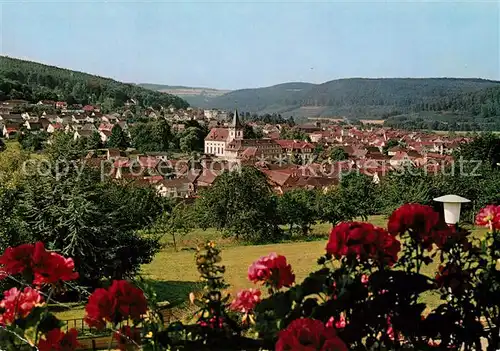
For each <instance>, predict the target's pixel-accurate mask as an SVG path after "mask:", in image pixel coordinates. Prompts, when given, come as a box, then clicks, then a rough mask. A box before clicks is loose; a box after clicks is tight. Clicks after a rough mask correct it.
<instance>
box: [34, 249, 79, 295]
mask: <svg viewBox="0 0 500 351" xmlns="http://www.w3.org/2000/svg"><path fill="white" fill-rule="evenodd" d="M32 265H33V271H34V273H35V279H34V280H33V284H34V285H43V284H54V283H57V282H58V281H60V280H62V281H68V280H75V279H78V273H77V272H74V269H75V264H74V262H73V259H72V258H64V257H63V256H61V255H59V254H57V253H55V252H49V251H47V250H45V247H44V245H43V243H42V242H37V243H36V244H35V250H34V252H33V262H32Z"/></svg>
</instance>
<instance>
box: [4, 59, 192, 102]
mask: <svg viewBox="0 0 500 351" xmlns="http://www.w3.org/2000/svg"><path fill="white" fill-rule="evenodd" d="M8 99H21V100H27V101H29V102H32V103H36V102H38V101H40V100H55V101H65V102H67V103H68V104H82V105H85V104H99V105H101V108H102V110H103V111H104V112H108V111H112V110H113V109H116V108H119V107H122V106H123V105H124V104H125V103H126V102H127V101H128V100H130V99H135V100H136V101H137V102H138V103H139V104H140V105H141V106H144V107H153V108H155V109H157V108H160V107H161V106H163V107H168V106H170V105H173V106H174V107H176V108H186V107H188V106H189V105H188V103H187V102H186V101H185V100H183V99H181V98H179V97H177V96H174V95H169V94H164V93H160V92H157V91H153V90H149V89H144V88H141V87H139V86H137V85H133V84H125V83H121V82H118V81H115V80H113V79H109V78H103V77H99V76H95V75H91V74H87V73H82V72H77V71H71V70H68V69H63V68H58V67H53V66H48V65H43V64H40V63H36V62H31V61H24V60H19V59H14V58H10V57H6V56H0V100H8Z"/></svg>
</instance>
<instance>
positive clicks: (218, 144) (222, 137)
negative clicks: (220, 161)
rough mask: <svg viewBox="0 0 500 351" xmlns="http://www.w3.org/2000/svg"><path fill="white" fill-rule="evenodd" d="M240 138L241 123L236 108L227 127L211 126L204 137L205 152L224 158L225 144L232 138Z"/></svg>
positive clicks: (241, 135) (241, 132)
mask: <svg viewBox="0 0 500 351" xmlns="http://www.w3.org/2000/svg"><path fill="white" fill-rule="evenodd" d="M241 139H243V125H242V124H241V122H240V117H239V115H238V110H236V111H234V116H233V120H232V121H231V124H230V125H229V127H228V128H212V130H210V133H208V135H207V136H206V137H205V154H207V155H214V156H217V157H223V158H225V156H226V147H227V145H228V144H229V143H230V142H231V141H233V140H241Z"/></svg>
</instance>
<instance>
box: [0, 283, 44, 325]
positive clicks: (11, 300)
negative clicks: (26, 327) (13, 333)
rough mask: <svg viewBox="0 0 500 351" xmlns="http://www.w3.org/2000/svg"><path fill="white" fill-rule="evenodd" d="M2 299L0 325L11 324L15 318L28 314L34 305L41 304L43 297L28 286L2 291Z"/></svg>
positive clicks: (0, 302)
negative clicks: (21, 288) (22, 288)
mask: <svg viewBox="0 0 500 351" xmlns="http://www.w3.org/2000/svg"><path fill="white" fill-rule="evenodd" d="M3 295H4V299H3V300H2V301H0V309H2V310H3V313H2V314H0V325H6V324H11V323H12V322H14V321H15V320H16V319H17V318H25V317H26V316H28V315H29V314H30V313H31V311H32V310H33V308H35V306H38V305H41V304H42V302H43V298H42V296H41V295H40V293H39V292H38V290H35V289H33V288H30V287H26V288H24V290H22V291H21V290H18V289H17V288H12V289H10V290H7V291H5V292H4V293H3Z"/></svg>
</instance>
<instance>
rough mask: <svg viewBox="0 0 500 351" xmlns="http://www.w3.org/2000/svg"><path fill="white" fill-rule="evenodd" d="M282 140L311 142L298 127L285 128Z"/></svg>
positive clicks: (282, 132)
mask: <svg viewBox="0 0 500 351" xmlns="http://www.w3.org/2000/svg"><path fill="white" fill-rule="evenodd" d="M280 138H281V139H289V140H309V136H308V135H307V134H306V133H305V132H304V131H302V130H300V129H298V128H296V127H293V128H289V127H283V128H282V129H281V132H280Z"/></svg>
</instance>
